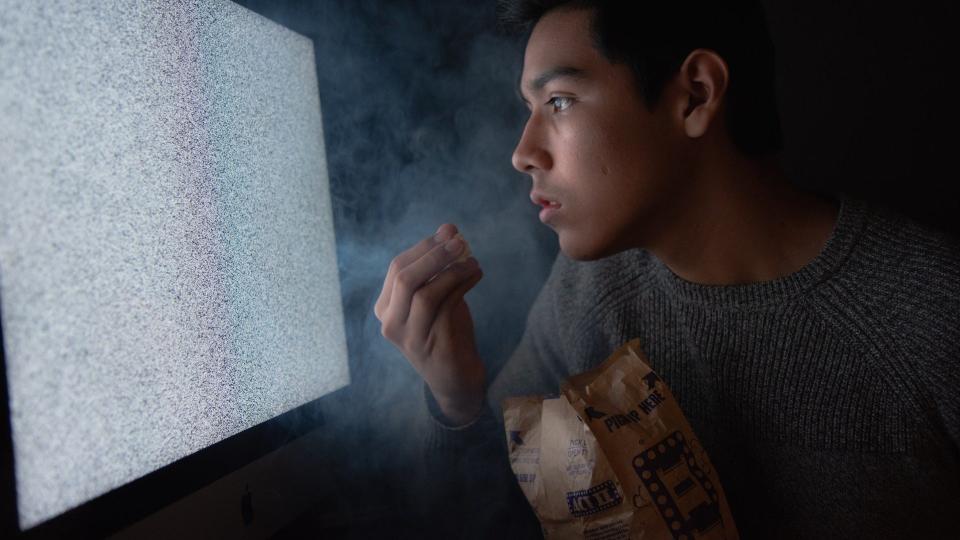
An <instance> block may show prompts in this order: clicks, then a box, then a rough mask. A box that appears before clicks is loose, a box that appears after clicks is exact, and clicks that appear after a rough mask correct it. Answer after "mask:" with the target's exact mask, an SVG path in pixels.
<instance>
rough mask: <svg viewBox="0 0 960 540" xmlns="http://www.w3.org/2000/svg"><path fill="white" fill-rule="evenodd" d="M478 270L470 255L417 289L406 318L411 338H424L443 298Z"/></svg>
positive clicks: (420, 340) (474, 260) (428, 332)
mask: <svg viewBox="0 0 960 540" xmlns="http://www.w3.org/2000/svg"><path fill="white" fill-rule="evenodd" d="M478 270H479V266H478V264H477V260H476V259H474V258H472V257H471V258H470V259H467V260H466V261H464V262H461V263H456V264H453V265H451V266H450V267H449V268H447V269H446V270H444V271H442V272H440V273H439V274H437V277H436V279H434V280H433V281H431V282H430V283H429V284H427V285H424V286H423V287H420V288H419V289H417V291H416V292H415V293H414V295H413V300H412V301H411V303H410V304H411V305H410V316H409V317H408V318H407V332H408V333H410V335H411V337H412V338H413V339H416V340H418V342H423V340H425V339H426V337H427V336H428V335H429V334H430V326H431V325H432V324H433V321H434V320H435V319H436V316H437V312H438V311H439V309H440V306H441V305H442V304H443V302H444V300H445V299H446V298H447V297H448V296H450V295H451V294H454V293H455V292H456V291H457V290H458V289H459V288H461V287H462V286H463V284H464V282H466V281H468V280H470V279H471V278H472V277H473V276H474V274H476V273H477V271H478ZM461 296H462V294H461Z"/></svg>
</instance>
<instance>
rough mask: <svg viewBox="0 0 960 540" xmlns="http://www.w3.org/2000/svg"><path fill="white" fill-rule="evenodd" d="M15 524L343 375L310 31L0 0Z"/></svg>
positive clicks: (1, 265) (199, 8) (139, 10)
mask: <svg viewBox="0 0 960 540" xmlns="http://www.w3.org/2000/svg"><path fill="white" fill-rule="evenodd" d="M0 28H2V29H3V38H2V39H0V111H2V116H3V122H0V302H2V304H0V310H2V325H3V338H4V343H3V346H4V352H5V360H6V368H7V373H6V376H7V384H8V388H9V395H10V409H11V425H12V431H13V445H14V460H15V464H16V467H15V472H16V487H17V502H18V510H19V519H20V525H21V527H23V528H29V527H31V526H33V525H36V524H38V523H40V522H42V521H45V520H47V519H50V518H52V517H54V516H57V515H59V514H61V513H62V512H64V511H66V510H68V509H70V508H73V507H75V506H77V505H79V504H82V503H84V502H86V501H88V500H90V499H92V498H94V497H97V496H98V495H101V494H103V493H106V492H108V491H110V490H112V489H114V488H116V487H118V486H121V485H123V484H126V483H128V482H130V481H132V480H135V479H137V478H139V477H141V476H143V475H145V474H147V473H150V472H151V471H154V470H156V469H158V468H160V467H163V466H165V465H167V464H170V463H171V462H174V461H176V460H178V459H180V458H183V457H184V456H187V455H189V454H192V453H194V452H197V451H198V450H201V449H203V448H205V447H207V446H209V445H211V444H213V443H216V442H218V441H220V440H223V439H224V438H226V437H229V436H231V435H234V434H236V433H238V432H240V431H243V430H245V429H247V428H249V427H251V426H254V425H256V424H259V423H261V422H264V421H265V420H268V419H270V418H272V417H274V416H276V415H278V414H281V413H284V412H286V411H289V410H290V409H293V408H295V407H297V406H299V405H302V404H304V403H306V402H308V401H311V400H313V399H316V398H318V397H320V396H322V395H324V394H326V393H329V392H331V391H333V390H336V389H337V388H340V387H343V386H344V385H346V384H348V382H349V373H348V369H347V350H346V339H345V332H344V328H343V312H342V307H341V298H340V285H339V280H338V274H337V264H336V252H335V242H334V231H333V217H332V212H331V206H330V195H329V188H328V179H327V172H326V161H325V156H324V146H323V134H322V124H321V118H320V102H319V94H318V91H317V79H316V73H315V71H314V70H315V64H314V57H313V45H312V42H311V41H310V40H309V39H307V38H305V37H303V36H300V35H298V34H296V33H294V32H291V31H289V30H287V29H285V28H282V27H280V26H278V25H276V24H275V23H272V22H270V21H268V20H267V19H264V18H262V17H260V16H258V15H255V14H253V13H252V12H249V11H247V10H246V9H244V8H241V7H239V6H237V5H235V4H233V3H231V2H229V1H226V0H192V1H176V2H171V1H168V0H153V1H141V2H128V1H126V0H109V1H105V0H89V1H82V2H66V3H59V2H19V1H14V0H0Z"/></svg>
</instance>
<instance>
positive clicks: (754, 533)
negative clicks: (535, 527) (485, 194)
mask: <svg viewBox="0 0 960 540" xmlns="http://www.w3.org/2000/svg"><path fill="white" fill-rule="evenodd" d="M655 4H656V5H655ZM504 6H506V9H504V10H503V14H504V17H505V18H506V19H510V20H512V21H513V22H519V23H521V24H522V23H526V24H528V25H529V26H531V27H532V31H531V32H530V34H529V38H528V41H527V46H526V51H525V56H524V65H523V73H522V78H521V88H520V91H521V94H522V96H523V99H524V101H525V102H526V103H527V105H528V106H529V110H530V115H529V118H528V120H527V124H526V126H525V129H524V131H523V135H522V137H521V139H520V141H519V143H518V145H517V148H516V151H515V153H514V156H513V163H514V166H515V167H516V168H517V169H518V170H520V171H522V172H524V173H527V174H529V175H530V177H531V178H532V180H533V185H532V191H531V199H532V200H533V202H534V203H536V204H539V205H542V206H543V210H542V212H541V214H540V217H541V220H542V221H543V222H544V223H545V224H547V225H548V226H550V227H551V228H553V230H554V231H555V232H556V233H557V236H558V239H559V243H560V249H561V251H562V253H561V254H560V255H559V256H558V258H557V260H556V263H555V265H554V267H553V270H552V273H551V275H550V277H549V278H548V280H547V283H546V284H545V285H544V288H543V290H542V291H541V293H540V295H539V296H538V298H537V300H536V302H535V304H534V306H533V308H532V310H531V312H530V315H529V317H528V321H527V328H526V331H525V334H524V336H523V338H522V340H521V343H520V345H519V346H518V348H517V350H516V352H515V353H514V355H513V356H512V357H511V358H510V360H509V361H508V362H507V364H506V365H505V367H504V368H503V370H502V371H501V372H500V373H499V374H498V376H497V377H496V379H495V380H494V381H493V382H492V384H490V385H489V388H488V387H487V383H488V381H487V375H486V372H485V368H484V363H483V362H482V360H481V359H480V358H479V357H478V355H477V352H476V348H475V346H474V335H473V325H472V321H471V318H470V312H469V309H468V307H467V305H466V303H465V302H464V301H463V296H464V294H465V293H466V292H467V291H468V290H470V289H471V288H472V287H473V286H474V285H475V284H476V283H477V282H478V281H479V280H480V278H481V275H482V274H481V270H480V269H479V266H478V264H477V261H476V260H474V259H469V260H468V261H467V262H465V263H458V264H454V265H452V266H450V267H449V268H447V269H446V270H443V269H444V268H445V267H447V265H449V264H450V263H451V262H452V261H454V260H456V259H457V257H458V256H459V254H460V252H461V251H462V249H463V248H464V246H463V243H462V242H460V241H459V240H457V239H451V238H452V237H453V235H454V234H455V233H456V229H455V227H454V226H452V225H449V224H447V225H443V226H441V227H440V228H439V230H438V231H437V232H436V234H435V235H434V236H432V237H430V238H426V239H424V240H423V241H421V242H420V243H419V244H417V245H415V246H413V247H412V248H410V249H409V250H407V251H405V252H403V253H401V254H400V255H398V256H397V258H396V259H395V260H394V261H393V263H392V264H391V266H390V268H389V270H388V272H387V276H386V279H385V281H384V287H383V291H382V294H381V296H380V298H379V299H378V301H377V304H376V308H375V311H376V315H377V317H378V318H379V319H380V321H381V322H382V330H383V335H384V336H385V337H386V338H387V339H389V340H390V341H391V342H393V343H394V344H395V345H396V346H397V347H398V348H399V349H400V350H401V351H402V352H403V354H404V355H405V356H406V357H407V358H408V359H409V361H410V362H411V364H412V365H413V366H414V367H415V368H416V369H417V371H418V372H419V373H420V375H421V376H422V377H423V379H424V381H425V383H426V387H427V401H428V406H429V407H430V411H431V415H432V416H433V424H432V427H431V432H430V434H429V437H428V441H429V445H430V447H431V448H432V449H433V450H434V451H435V452H436V453H437V454H435V455H439V453H440V452H448V453H450V452H452V453H457V452H471V451H472V452H474V454H471V455H472V456H475V455H476V450H475V448H477V447H478V445H481V446H482V443H481V441H490V440H495V441H499V440H502V439H503V438H504V436H503V433H502V431H501V428H500V427H499V426H498V425H497V421H498V420H499V418H500V408H499V404H500V400H501V399H502V398H504V397H506V396H511V395H526V394H537V393H539V394H550V393H556V392H557V389H558V386H559V383H560V382H561V381H562V380H563V379H565V378H566V377H568V376H570V375H572V374H575V373H578V372H581V371H584V370H586V369H589V368H590V367H592V366H594V365H596V364H597V363H598V362H600V361H602V360H603V359H604V358H606V356H607V355H608V354H609V353H610V352H612V351H613V350H614V349H615V348H616V347H618V346H619V345H621V344H622V343H624V342H626V341H628V340H629V339H631V338H634V337H639V338H640V339H641V342H642V346H643V348H644V350H645V352H646V354H647V356H648V357H649V358H650V360H651V362H652V364H653V366H654V368H655V369H656V370H657V371H658V373H659V374H660V376H661V377H662V378H663V379H664V380H665V382H666V383H667V384H668V385H669V386H670V388H671V389H672V391H673V393H674V394H675V395H676V396H677V399H678V400H679V402H680V405H681V406H682V408H683V410H684V412H685V414H686V416H687V418H688V419H689V420H690V422H691V424H692V426H693V428H694V431H695V432H696V433H697V434H698V435H699V437H700V438H701V442H702V444H703V446H704V448H705V449H706V450H707V452H708V453H709V455H710V457H711V459H712V460H713V462H714V464H715V466H716V468H717V470H718V472H719V475H720V479H721V482H722V483H723V487H724V489H725V490H726V493H727V495H728V498H729V501H730V505H731V508H732V511H733V514H734V519H735V520H736V522H737V525H738V528H739V529H740V531H741V533H742V536H743V537H744V538H787V537H797V538H819V537H830V538H860V537H864V538H903V537H924V536H925V535H934V536H936V535H940V536H943V535H947V534H954V532H953V531H954V529H953V526H952V525H951V523H952V517H951V511H955V510H957V509H958V508H960V451H958V442H960V397H958V392H957V388H958V387H960V254H958V248H957V245H956V244H955V243H953V242H952V241H951V240H950V239H948V238H946V237H944V236H941V235H939V234H937V233H936V232H933V231H930V230H927V229H925V228H923V227H921V226H918V225H917V224H915V223H913V222H911V221H909V220H907V219H904V218H902V217H899V216H897V215H894V214H892V213H889V212H887V211H884V210H880V209H876V208H872V207H870V206H868V205H866V204H863V203H860V202H857V201H852V200H848V199H841V200H839V201H833V200H828V199H825V198H820V197H817V196H814V195H811V194H809V193H805V192H803V191H801V190H799V189H797V188H795V187H794V186H793V185H791V184H790V182H789V181H788V180H787V179H786V178H785V177H784V174H783V173H782V171H781V169H780V168H779V167H778V166H777V164H776V160H775V159H774V158H773V157H772V156H773V154H774V153H775V152H776V151H777V150H778V149H779V147H780V139H779V126H778V124H777V121H776V111H775V108H774V105H773V104H774V99H773V93H772V88H773V80H772V74H773V69H772V47H771V45H770V42H769V38H768V37H767V35H766V30H765V27H764V25H763V17H762V12H760V10H759V8H755V7H753V6H751V5H749V4H748V3H747V2H740V3H737V4H732V3H725V4H722V5H721V3H719V2H712V3H711V2H698V1H694V2H685V3H683V4H682V6H681V5H680V4H679V3H673V2H660V3H654V2H616V1H593V2H590V1H572V2H563V1H552V2H551V1H544V0H541V1H530V0H527V1H523V0H518V1H516V2H510V3H509V5H507V4H506V3H505V4H504ZM441 270H443V271H441ZM438 273H439V274H438ZM433 276H436V279H432V280H431V278H432V277H433ZM485 398H486V401H485ZM485 403H486V404H485ZM494 448H495V449H496V450H497V451H499V452H501V453H502V452H503V450H502V448H500V447H499V445H497V446H494ZM471 459H473V458H471ZM473 465H474V463H473V462H472V461H471V462H467V463H466V466H468V467H469V466H473ZM495 472H496V474H502V475H506V476H507V477H509V475H510V471H509V468H508V466H507V465H506V461H505V459H502V456H501V459H500V461H499V465H498V466H497V468H496V469H495ZM488 496H492V497H495V496H496V495H488ZM478 497H479V495H478ZM520 510H521V511H525V512H527V513H528V514H529V512H530V510H529V508H522V509H520ZM491 530H493V529H491ZM480 536H483V535H482V534H481V535H480Z"/></svg>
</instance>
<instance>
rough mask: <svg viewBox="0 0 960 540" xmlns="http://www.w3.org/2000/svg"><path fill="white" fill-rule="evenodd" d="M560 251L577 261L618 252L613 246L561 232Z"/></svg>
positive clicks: (599, 257)
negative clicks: (572, 236) (576, 237)
mask: <svg viewBox="0 0 960 540" xmlns="http://www.w3.org/2000/svg"><path fill="white" fill-rule="evenodd" d="M559 236H560V251H561V252H563V254H564V255H566V256H567V257H569V258H571V259H573V260H575V261H595V260H597V259H602V258H604V257H609V256H610V255H614V254H615V253H617V250H614V249H611V246H608V245H605V244H602V243H599V242H588V241H583V240H582V239H575V238H570V235H566V234H563V233H560V235H559Z"/></svg>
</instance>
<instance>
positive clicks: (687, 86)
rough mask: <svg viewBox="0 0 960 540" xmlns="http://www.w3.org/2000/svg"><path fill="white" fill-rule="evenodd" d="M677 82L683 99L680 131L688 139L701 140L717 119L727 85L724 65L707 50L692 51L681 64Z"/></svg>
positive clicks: (727, 79) (727, 74)
mask: <svg viewBox="0 0 960 540" xmlns="http://www.w3.org/2000/svg"><path fill="white" fill-rule="evenodd" d="M678 79H679V81H678V82H679V83H680V88H681V90H682V92H683V93H684V95H685V96H686V98H687V99H686V103H685V104H684V106H683V111H682V112H683V118H682V121H683V129H684V131H685V132H686V134H687V136H688V137H691V138H697V137H701V136H703V134H704V133H706V132H707V129H708V128H709V127H710V124H711V123H713V122H714V121H716V120H715V119H716V118H717V117H718V116H719V110H720V107H721V105H722V104H723V98H724V96H725V95H726V92H727V87H728V85H729V83H730V72H729V70H728V69H727V63H726V62H724V60H723V58H721V57H720V55H718V54H717V53H715V52H713V51H711V50H709V49H696V50H694V51H692V52H691V53H690V54H689V55H687V59H686V60H684V61H683V65H682V66H680V73H679V74H678Z"/></svg>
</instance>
